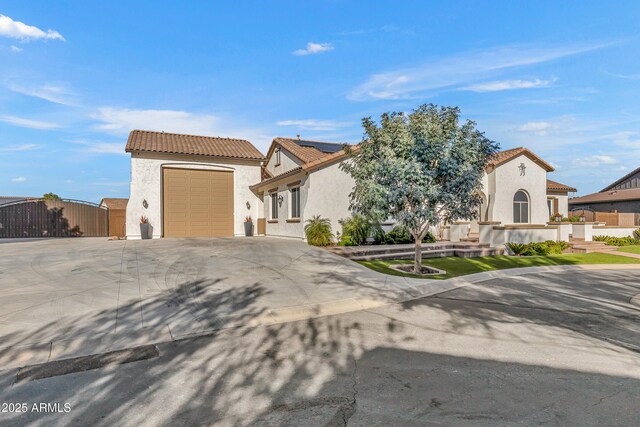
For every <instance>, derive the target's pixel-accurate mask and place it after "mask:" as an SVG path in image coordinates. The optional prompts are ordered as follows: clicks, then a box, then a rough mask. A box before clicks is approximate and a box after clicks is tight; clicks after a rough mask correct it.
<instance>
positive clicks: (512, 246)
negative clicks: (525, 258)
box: [507, 242, 527, 255]
mask: <svg viewBox="0 0 640 427" xmlns="http://www.w3.org/2000/svg"><path fill="white" fill-rule="evenodd" d="M507 247H508V248H509V250H510V251H511V252H512V253H513V254H514V255H522V253H523V252H524V251H525V249H527V245H526V244H525V243H515V242H508V243H507Z"/></svg>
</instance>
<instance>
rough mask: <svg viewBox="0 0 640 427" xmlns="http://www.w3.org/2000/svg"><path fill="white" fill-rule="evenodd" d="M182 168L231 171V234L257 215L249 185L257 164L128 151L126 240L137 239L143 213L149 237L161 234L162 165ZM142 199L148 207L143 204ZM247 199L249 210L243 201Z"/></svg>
mask: <svg viewBox="0 0 640 427" xmlns="http://www.w3.org/2000/svg"><path fill="white" fill-rule="evenodd" d="M163 167H183V168H191V169H207V170H226V171H229V170H231V171H233V177H234V203H235V212H234V216H235V220H234V223H235V227H234V228H235V234H236V235H244V225H243V222H244V219H245V217H246V216H248V215H251V217H252V218H253V219H254V221H255V219H256V218H258V215H259V213H260V212H261V206H260V205H261V204H262V201H261V200H260V198H258V196H256V195H255V194H254V193H253V192H252V191H251V190H250V189H249V186H250V185H253V184H255V183H256V182H259V181H260V164H259V163H257V162H247V161H242V160H237V161H233V160H225V159H214V158H206V157H202V156H180V155H175V156H174V155H165V154H150V153H138V154H136V153H132V155H131V184H130V196H129V203H128V205H127V239H139V238H140V217H141V216H143V215H144V216H146V217H147V218H148V219H149V223H150V224H151V226H152V227H153V237H154V238H158V237H161V236H162V168H163ZM143 200H146V201H147V203H148V207H146V208H145V207H144V206H143ZM247 202H249V204H250V206H251V207H250V209H247V206H246V203H247Z"/></svg>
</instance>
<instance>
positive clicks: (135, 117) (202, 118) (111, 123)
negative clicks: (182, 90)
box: [91, 107, 273, 152]
mask: <svg viewBox="0 0 640 427" xmlns="http://www.w3.org/2000/svg"><path fill="white" fill-rule="evenodd" d="M91 117H92V118H93V119H95V120H97V121H98V122H99V123H98V124H96V125H95V126H94V128H95V129H97V130H99V131H103V132H107V133H110V134H114V135H127V134H128V133H129V132H130V131H132V130H133V129H140V130H152V131H164V132H175V133H186V134H191V135H205V136H222V137H230V138H241V139H246V140H248V141H251V142H252V143H254V144H255V145H256V146H257V148H258V149H260V150H262V151H263V152H264V151H266V149H267V148H268V147H269V145H270V143H271V139H272V138H273V132H270V131H264V130H263V129H261V128H260V127H259V126H256V125H255V124H252V125H250V126H246V125H243V124H238V123H237V122H235V121H234V120H233V119H230V118H226V117H224V118H223V117H221V116H217V115H212V114H197V113H190V112H187V111H180V110H152V109H149V110H134V109H128V108H114V107H104V108H99V109H98V110H97V112H95V113H94V114H92V116H91ZM103 148H104V147H103ZM120 149H122V147H120Z"/></svg>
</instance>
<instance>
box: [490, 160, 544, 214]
mask: <svg viewBox="0 0 640 427" xmlns="http://www.w3.org/2000/svg"><path fill="white" fill-rule="evenodd" d="M520 163H524V164H525V166H526V172H525V175H524V176H521V175H520V170H519V168H518V167H519V166H520ZM492 174H493V175H494V176H493V177H491V176H490V177H489V182H490V186H491V185H492V184H493V188H490V192H491V194H492V196H493V199H494V200H493V206H492V207H491V215H490V218H489V221H500V222H501V223H503V224H512V223H513V197H514V195H515V194H516V192H517V191H518V190H524V191H525V192H526V193H527V194H528V195H529V223H531V224H546V223H547V222H548V221H549V215H548V214H547V212H548V208H547V171H546V170H545V169H543V168H542V167H541V166H539V165H537V164H536V163H534V162H533V161H532V160H531V159H529V158H528V157H527V156H525V155H520V156H518V157H515V158H514V159H512V160H510V161H508V162H506V163H504V164H502V165H500V166H498V167H497V168H496V169H495V170H494V171H493V172H492ZM493 180H495V181H494V182H493V183H492V182H491V181H493Z"/></svg>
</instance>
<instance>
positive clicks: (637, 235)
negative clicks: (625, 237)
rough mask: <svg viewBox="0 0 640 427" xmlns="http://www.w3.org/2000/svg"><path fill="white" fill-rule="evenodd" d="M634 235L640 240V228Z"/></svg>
mask: <svg viewBox="0 0 640 427" xmlns="http://www.w3.org/2000/svg"><path fill="white" fill-rule="evenodd" d="M633 237H635V238H636V239H638V240H640V228H638V229H637V230H636V231H634V232H633Z"/></svg>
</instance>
